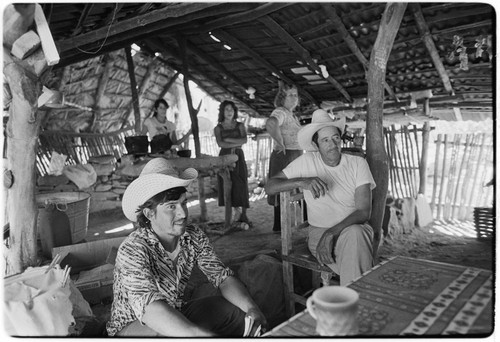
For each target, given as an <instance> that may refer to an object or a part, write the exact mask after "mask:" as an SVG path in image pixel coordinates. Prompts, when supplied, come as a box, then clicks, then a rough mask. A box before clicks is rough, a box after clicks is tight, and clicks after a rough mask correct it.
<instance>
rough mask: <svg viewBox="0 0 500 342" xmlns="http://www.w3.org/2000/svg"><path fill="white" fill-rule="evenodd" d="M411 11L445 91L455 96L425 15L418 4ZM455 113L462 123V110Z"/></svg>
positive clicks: (413, 5) (456, 109) (455, 109)
mask: <svg viewBox="0 0 500 342" xmlns="http://www.w3.org/2000/svg"><path fill="white" fill-rule="evenodd" d="M409 5H410V9H411V11H412V13H413V16H414V18H415V23H416V24H417V28H418V31H419V32H420V35H421V36H422V40H423V41H424V44H425V47H426V48H427V51H428V52H429V55H430V56H431V59H432V62H433V63H434V66H435V67H436V70H437V72H438V74H439V76H440V77H441V81H442V82H443V85H444V89H445V90H446V91H447V92H448V93H449V94H450V95H454V94H455V92H454V91H453V87H452V86H451V82H450V77H449V76H448V73H447V72H446V69H445V68H444V65H443V62H442V61H441V57H439V53H438V51H437V49H436V45H435V44H434V40H432V36H431V33H430V31H429V27H428V25H427V23H426V22H425V18H424V15H423V13H422V8H421V7H420V5H419V4H417V3H411V4H409ZM453 111H454V113H455V119H456V120H457V121H462V114H461V113H460V108H453Z"/></svg>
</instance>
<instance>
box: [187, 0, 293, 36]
mask: <svg viewBox="0 0 500 342" xmlns="http://www.w3.org/2000/svg"><path fill="white" fill-rule="evenodd" d="M290 5H292V3H284V2H281V3H265V4H264V5H261V6H259V7H256V8H254V9H252V10H249V11H245V12H243V13H236V14H233V15H228V16H225V17H224V18H221V19H215V20H212V21H209V22H208V23H206V24H205V25H203V26H200V27H197V28H193V29H192V30H190V29H187V30H186V31H185V34H191V33H200V32H209V31H211V30H215V29H217V28H221V27H225V26H229V25H235V24H240V23H244V22H248V21H253V20H257V19H258V18H261V17H263V16H267V15H268V14H270V13H273V12H276V11H278V10H280V9H282V8H284V7H287V6H290Z"/></svg>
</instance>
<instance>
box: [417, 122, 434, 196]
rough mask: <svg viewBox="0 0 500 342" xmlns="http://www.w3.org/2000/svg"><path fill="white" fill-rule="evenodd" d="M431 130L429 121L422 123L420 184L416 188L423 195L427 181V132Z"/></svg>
mask: <svg viewBox="0 0 500 342" xmlns="http://www.w3.org/2000/svg"><path fill="white" fill-rule="evenodd" d="M430 132H431V126H430V124H429V121H426V122H425V123H424V127H423V128H422V156H421V158H420V170H419V174H420V186H419V189H418V193H419V194H423V195H425V188H426V183H427V158H428V155H429V134H430Z"/></svg>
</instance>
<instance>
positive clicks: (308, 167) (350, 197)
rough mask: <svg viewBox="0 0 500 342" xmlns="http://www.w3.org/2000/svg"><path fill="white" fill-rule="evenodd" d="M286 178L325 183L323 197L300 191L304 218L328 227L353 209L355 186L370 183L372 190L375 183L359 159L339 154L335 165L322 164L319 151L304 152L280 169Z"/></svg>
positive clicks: (315, 224)
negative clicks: (313, 179) (305, 207)
mask: <svg viewBox="0 0 500 342" xmlns="http://www.w3.org/2000/svg"><path fill="white" fill-rule="evenodd" d="M283 173H284V174H285V176H287V178H289V179H290V178H300V177H319V178H320V179H321V180H323V181H324V182H326V183H327V184H328V192H327V194H326V195H325V196H320V197H319V198H317V199H314V198H313V195H312V193H311V191H309V190H304V198H305V200H306V203H307V219H308V221H309V224H310V225H312V226H316V227H322V228H330V227H332V226H334V225H336V224H337V223H339V222H340V221H342V220H343V219H344V218H346V217H347V216H349V215H350V214H351V213H352V212H354V211H355V210H356V207H355V203H354V192H355V190H356V188H357V187H359V186H361V185H364V184H370V189H371V190H373V189H374V188H375V186H376V185H375V181H374V179H373V176H372V174H371V172H370V168H369V167H368V163H367V162H366V160H365V159H364V158H362V157H358V156H353V155H349V154H342V158H341V160H340V163H339V165H337V166H335V167H331V166H328V165H326V164H325V163H324V162H323V160H322V158H321V155H320V154H319V152H307V153H305V154H303V155H301V156H300V157H299V158H297V159H295V160H294V161H292V162H291V163H290V164H288V166H287V167H285V168H284V169H283Z"/></svg>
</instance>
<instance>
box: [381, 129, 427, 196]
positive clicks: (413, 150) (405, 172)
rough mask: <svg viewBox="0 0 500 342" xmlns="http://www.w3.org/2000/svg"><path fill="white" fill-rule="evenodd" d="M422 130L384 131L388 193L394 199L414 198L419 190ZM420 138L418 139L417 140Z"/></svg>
mask: <svg viewBox="0 0 500 342" xmlns="http://www.w3.org/2000/svg"><path fill="white" fill-rule="evenodd" d="M421 132H422V129H421V128H417V126H412V127H411V128H410V129H409V128H408V127H406V126H404V127H401V128H396V126H395V125H392V126H391V127H390V128H386V129H385V149H386V152H387V155H388V156H389V177H390V180H389V189H388V191H389V193H390V194H391V195H392V196H393V197H395V198H406V197H412V198H415V197H416V196H417V193H418V188H419V173H418V172H419V166H420V165H419V163H420V157H421V155H420V153H421V152H420V151H421V149H420V148H419V147H417V146H419V144H421V143H422V142H421V140H422V139H421V135H422V133H421ZM418 136H420V139H418ZM419 140H420V141H419Z"/></svg>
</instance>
